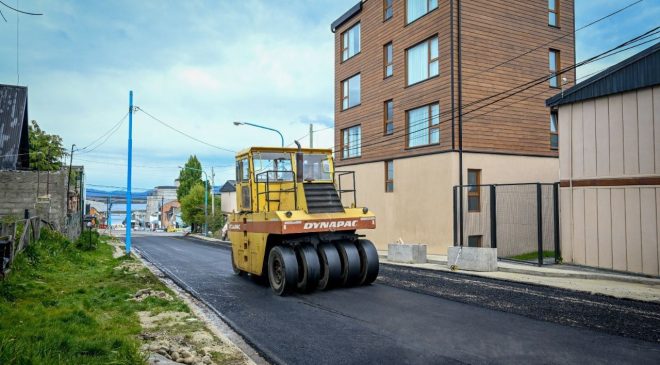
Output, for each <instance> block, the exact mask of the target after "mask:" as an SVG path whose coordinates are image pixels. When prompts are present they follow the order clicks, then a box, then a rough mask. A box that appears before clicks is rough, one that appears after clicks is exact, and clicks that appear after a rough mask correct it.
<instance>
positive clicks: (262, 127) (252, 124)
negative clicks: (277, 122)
mask: <svg viewBox="0 0 660 365" xmlns="http://www.w3.org/2000/svg"><path fill="white" fill-rule="evenodd" d="M234 125H236V126H239V125H249V126H252V127H257V128H261V129H267V130H269V131H273V132H275V133H277V134H279V135H280V140H281V141H282V147H284V136H282V133H280V131H278V130H277V129H273V128H270V127H265V126H263V125H259V124H254V123H248V122H234Z"/></svg>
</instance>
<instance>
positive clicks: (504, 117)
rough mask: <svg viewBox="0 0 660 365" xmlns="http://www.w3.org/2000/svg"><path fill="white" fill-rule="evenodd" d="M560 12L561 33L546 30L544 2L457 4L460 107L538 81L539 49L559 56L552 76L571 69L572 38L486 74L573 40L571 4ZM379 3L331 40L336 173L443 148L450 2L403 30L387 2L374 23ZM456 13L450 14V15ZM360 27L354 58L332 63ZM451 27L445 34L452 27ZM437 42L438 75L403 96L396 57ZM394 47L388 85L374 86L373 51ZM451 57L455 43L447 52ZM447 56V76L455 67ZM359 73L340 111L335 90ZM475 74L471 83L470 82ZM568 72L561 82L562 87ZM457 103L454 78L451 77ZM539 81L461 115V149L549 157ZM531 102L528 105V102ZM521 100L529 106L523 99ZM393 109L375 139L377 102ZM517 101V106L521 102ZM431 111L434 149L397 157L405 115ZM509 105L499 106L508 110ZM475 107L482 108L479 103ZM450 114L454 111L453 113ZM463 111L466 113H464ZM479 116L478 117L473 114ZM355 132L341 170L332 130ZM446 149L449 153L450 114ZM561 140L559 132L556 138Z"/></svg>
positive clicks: (377, 71) (400, 11)
mask: <svg viewBox="0 0 660 365" xmlns="http://www.w3.org/2000/svg"><path fill="white" fill-rule="evenodd" d="M560 3H561V17H560V21H561V23H560V25H561V28H560V29H557V28H554V27H550V26H548V25H547V0H533V1H515V2H511V1H507V0H472V1H464V2H462V52H463V63H462V67H463V104H464V105H466V104H468V103H470V102H472V101H475V100H478V99H481V98H484V97H487V96H491V95H493V94H495V93H498V92H501V91H504V90H507V89H510V88H512V87H515V86H517V85H519V84H523V83H525V82H528V81H530V80H532V79H536V78H538V77H540V76H543V75H547V74H548V73H549V71H548V49H549V48H554V49H558V50H560V51H561V62H562V64H561V67H566V66H568V65H571V64H573V63H574V37H573V36H572V35H569V36H567V37H566V38H565V39H563V40H561V41H557V42H552V43H550V44H549V45H548V46H543V47H541V48H540V49H539V50H537V51H535V52H532V53H531V54H529V55H526V56H524V57H522V58H520V59H517V60H515V61H512V62H510V63H508V64H506V65H502V66H500V67H498V68H496V69H494V70H491V71H488V72H485V73H483V74H481V75H479V73H481V72H482V71H484V70H486V69H488V68H489V67H492V66H495V65H497V64H499V63H501V62H504V61H506V60H508V59H510V58H512V57H514V56H517V55H519V54H521V53H523V52H527V51H528V50H529V49H531V48H536V47H538V46H539V45H541V44H543V43H547V42H550V41H551V40H552V39H554V38H557V37H559V36H561V35H564V34H566V33H572V32H573V1H572V0H563V1H561V2H560ZM382 7H383V5H382V1H366V2H364V3H363V9H362V12H361V13H359V14H358V15H357V16H355V17H354V18H353V19H351V20H350V21H348V22H346V23H345V24H344V25H342V26H341V27H339V28H338V29H337V31H336V33H335V147H336V150H337V154H336V157H337V159H336V161H337V165H339V166H341V165H349V164H355V163H360V162H366V161H378V160H385V159H396V158H400V157H409V156H414V155H422V154H428V153H433V152H443V151H448V150H451V148H452V141H451V136H452V131H451V114H450V113H451V93H450V89H451V88H450V81H451V78H450V70H451V69H450V67H451V65H450V44H451V42H450V2H449V1H447V0H444V1H439V7H438V9H436V10H434V11H432V12H431V13H429V14H427V15H425V16H424V17H422V18H420V19H418V20H416V21H415V22H413V23H411V24H409V25H405V1H403V0H401V1H395V2H394V9H393V10H394V15H393V17H392V19H390V20H388V21H385V22H383V9H382ZM456 10H457V9H456V7H454V12H455V13H456ZM358 21H360V22H361V24H362V26H361V32H362V35H361V41H362V42H361V46H362V50H361V53H360V54H359V55H357V56H355V57H354V58H351V59H349V60H347V61H345V62H343V63H342V62H341V33H342V32H344V31H345V30H347V29H349V28H350V27H352V26H353V25H354V24H355V23H357V22H358ZM456 26H457V24H456V19H454V27H455V28H456ZM434 34H438V39H439V52H440V76H439V77H437V78H434V79H430V80H427V81H424V82H421V83H420V84H417V85H412V86H408V87H406V67H405V62H406V60H405V57H406V54H405V50H406V49H407V48H410V47H411V46H413V45H415V44H417V43H419V42H420V41H422V40H424V39H427V38H429V37H430V36H432V35H434ZM454 37H455V39H456V37H457V34H456V32H455V34H454ZM390 41H391V42H392V43H393V46H394V76H392V77H390V78H387V79H383V46H384V45H385V44H387V43H388V42H390ZM454 46H455V49H456V48H457V43H456V42H455V44H454ZM454 57H455V64H454V67H455V71H457V58H456V54H455V55H454ZM358 72H360V73H361V75H362V95H361V105H360V106H358V107H355V108H352V109H349V110H345V111H342V110H341V100H340V95H341V81H343V80H345V79H346V78H348V77H350V76H352V75H354V74H356V73H358ZM475 75H477V76H475ZM574 75H575V73H574V72H570V73H569V74H565V75H564V77H566V78H567V79H568V80H569V85H571V84H572V82H573V81H574ZM455 85H456V94H455V98H457V95H458V92H457V90H458V88H457V86H458V74H457V73H456V78H455ZM558 92H559V90H558V89H553V88H550V87H549V86H548V83H547V82H544V83H543V84H542V85H539V86H537V87H535V88H533V89H531V90H529V91H527V92H524V93H521V94H519V95H516V96H513V97H511V98H509V99H505V100H503V101H501V102H498V103H496V104H494V105H492V106H490V107H486V108H483V109H480V110H478V111H475V112H472V113H469V114H465V115H464V126H463V131H464V134H463V147H464V149H465V150H471V151H481V152H498V153H512V154H522V155H535V156H551V157H555V156H557V151H556V150H552V149H551V148H550V135H549V109H548V108H547V107H545V99H547V98H549V97H551V96H553V95H555V94H556V93H558ZM535 94H539V95H537V96H534V97H530V96H532V95H535ZM528 97H530V98H529V99H526V98H528ZM388 99H393V100H394V134H393V135H384V133H383V131H384V130H383V102H384V101H386V100H388ZM523 99H526V100H523ZM436 101H439V102H440V113H441V122H440V123H441V126H440V130H441V137H440V144H438V145H432V146H425V147H418V148H414V149H407V148H406V138H405V137H404V136H405V134H407V131H406V130H405V128H406V111H407V110H410V109H413V108H415V107H418V106H422V105H425V104H429V103H432V102H436ZM511 103H513V104H512V105H510V106H509V104H511ZM480 105H483V104H480ZM456 107H458V104H456ZM471 109H472V108H466V109H465V110H464V112H468V111H469V110H471ZM483 113H487V114H486V115H485V116H481V114H483ZM355 124H361V125H362V144H363V148H362V156H361V158H357V159H350V160H346V161H342V159H341V150H340V146H341V130H342V129H344V128H347V127H350V126H352V125H355ZM455 128H456V130H455V139H456V140H455V141H456V146H458V114H457V115H456V125H455ZM560 134H561V132H560Z"/></svg>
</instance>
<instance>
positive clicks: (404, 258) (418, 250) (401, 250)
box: [387, 243, 426, 264]
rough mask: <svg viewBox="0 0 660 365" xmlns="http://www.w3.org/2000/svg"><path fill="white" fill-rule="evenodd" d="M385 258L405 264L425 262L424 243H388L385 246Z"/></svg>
mask: <svg viewBox="0 0 660 365" xmlns="http://www.w3.org/2000/svg"><path fill="white" fill-rule="evenodd" d="M387 259H388V260H389V261H392V262H403V263H407V264H424V263H426V245H423V244H410V243H404V244H401V243H390V244H389V245H388V246H387Z"/></svg>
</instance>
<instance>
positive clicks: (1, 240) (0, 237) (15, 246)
mask: <svg viewBox="0 0 660 365" xmlns="http://www.w3.org/2000/svg"><path fill="white" fill-rule="evenodd" d="M19 227H23V229H22V232H20V237H19V236H17V232H18V228H19ZM40 234H41V218H39V217H32V218H28V219H25V220H19V221H15V222H12V223H0V256H1V257H0V261H1V262H0V277H4V276H5V275H6V274H7V272H9V269H10V267H11V264H12V263H13V262H14V259H15V258H16V255H18V254H19V253H20V252H21V251H23V250H24V249H25V247H27V246H28V245H30V244H32V243H34V242H36V241H38V240H39V238H40Z"/></svg>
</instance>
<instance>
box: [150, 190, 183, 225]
mask: <svg viewBox="0 0 660 365" xmlns="http://www.w3.org/2000/svg"><path fill="white" fill-rule="evenodd" d="M177 183H178V181H177ZM176 189H177V186H156V187H155V188H154V189H153V190H152V191H151V192H150V193H149V195H148V196H147V212H146V214H147V215H146V216H147V218H148V221H149V223H150V224H151V225H152V228H156V225H157V224H158V222H159V221H161V218H160V216H161V213H162V212H161V206H163V205H164V204H166V203H169V202H173V201H177V197H176ZM159 228H165V227H163V226H162V225H161V226H160V227H159Z"/></svg>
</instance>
